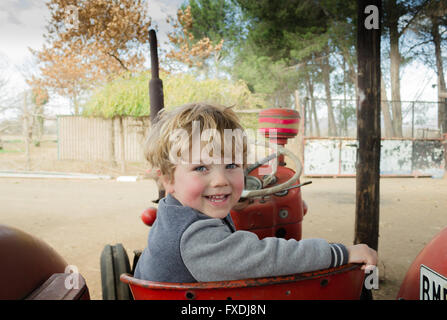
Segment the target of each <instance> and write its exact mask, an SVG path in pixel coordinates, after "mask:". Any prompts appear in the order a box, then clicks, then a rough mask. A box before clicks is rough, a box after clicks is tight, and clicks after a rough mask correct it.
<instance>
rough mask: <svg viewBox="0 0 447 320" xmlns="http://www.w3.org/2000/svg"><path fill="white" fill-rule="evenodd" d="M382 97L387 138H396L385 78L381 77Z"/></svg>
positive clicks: (381, 102) (381, 104) (381, 103)
mask: <svg viewBox="0 0 447 320" xmlns="http://www.w3.org/2000/svg"><path fill="white" fill-rule="evenodd" d="M380 96H381V101H380V106H381V107H382V114H383V123H384V124H385V137H387V138H392V137H394V129H393V122H392V120H391V114H390V106H389V103H388V99H387V94H386V89H385V83H384V81H383V77H381V79H380Z"/></svg>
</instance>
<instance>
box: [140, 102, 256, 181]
mask: <svg viewBox="0 0 447 320" xmlns="http://www.w3.org/2000/svg"><path fill="white" fill-rule="evenodd" d="M194 121H198V122H199V123H200V133H202V132H203V131H204V130H207V129H215V130H217V132H219V134H220V137H221V145H222V146H223V145H224V141H223V138H224V130H225V129H232V130H235V129H239V130H240V131H241V132H244V128H243V127H242V125H241V124H240V122H239V118H238V117H237V115H236V114H235V113H234V111H233V110H231V107H225V106H220V105H211V104H207V103H191V104H186V105H183V106H180V107H177V108H175V109H173V110H172V111H166V110H165V109H162V110H161V111H160V112H159V113H158V115H157V119H156V123H155V124H154V125H153V126H152V127H151V129H150V131H149V135H148V137H147V140H146V145H145V156H146V159H147V161H148V162H149V164H150V165H151V167H152V170H158V172H159V173H160V174H162V175H164V176H167V177H168V178H169V179H170V180H172V179H173V176H174V170H175V165H176V164H175V163H173V162H172V161H171V160H170V152H171V150H172V149H171V148H172V147H173V144H174V142H173V141H171V139H170V138H171V137H170V134H171V133H173V132H174V131H175V130H176V129H184V130H186V132H187V133H188V136H189V146H191V145H192V131H193V122H194ZM190 148H191V147H190ZM242 149H243V150H242V159H243V161H245V160H246V157H247V144H246V139H243V143H242ZM232 153H233V155H232V156H233V158H234V157H235V147H234V145H233V146H232Z"/></svg>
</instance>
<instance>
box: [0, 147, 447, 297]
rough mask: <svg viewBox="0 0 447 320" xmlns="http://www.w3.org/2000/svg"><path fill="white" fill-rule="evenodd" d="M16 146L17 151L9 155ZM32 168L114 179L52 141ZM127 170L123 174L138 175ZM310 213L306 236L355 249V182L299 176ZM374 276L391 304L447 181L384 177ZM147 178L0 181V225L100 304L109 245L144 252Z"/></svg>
mask: <svg viewBox="0 0 447 320" xmlns="http://www.w3.org/2000/svg"><path fill="white" fill-rule="evenodd" d="M14 148H16V150H19V151H17V152H10V151H11V150H13V149H14ZM4 150H6V151H7V152H2V153H0V170H24V169H25V167H26V159H25V156H24V154H23V152H21V151H20V148H19V147H17V143H8V142H6V143H5V148H4ZM31 154H32V167H31V169H32V170H35V171H72V172H88V173H98V174H99V173H101V174H111V175H113V176H116V175H118V174H119V169H117V168H115V167H113V166H111V165H109V164H105V163H103V164H101V163H100V164H98V163H82V162H72V161H58V160H57V151H55V144H54V142H46V143H44V144H43V146H42V147H40V148H33V149H32V153H31ZM143 170H144V168H143V166H141V165H139V166H138V165H132V166H129V167H128V172H127V173H126V174H138V173H140V174H143ZM308 180H312V184H310V185H306V186H304V187H303V188H302V194H303V199H304V200H305V201H306V203H307V204H308V206H309V211H308V213H307V215H306V216H305V218H304V222H303V237H304V238H311V237H318V238H325V239H327V240H328V241H330V242H342V243H345V244H350V243H352V241H353V239H354V214H355V179H353V178H337V179H318V178H313V179H309V178H303V179H301V182H304V181H308ZM380 189H381V195H380V203H381V205H380V239H379V259H380V264H379V274H380V277H381V279H382V281H381V282H380V288H379V290H376V291H375V292H374V298H375V299H395V298H396V295H397V292H398V290H399V287H400V284H401V282H402V280H403V278H404V276H405V273H406V271H407V269H408V267H409V266H410V264H411V263H412V261H413V259H414V258H415V257H416V255H417V254H418V253H419V252H420V250H421V249H422V248H423V247H424V246H425V245H426V244H427V243H428V242H429V241H430V240H431V239H432V238H433V237H434V236H435V235H436V234H437V233H438V232H439V231H440V230H441V229H442V228H444V227H446V226H447V210H446V209H447V179H431V178H419V179H413V178H387V179H381V185H380ZM157 194H158V193H157V189H156V186H155V183H154V182H153V181H150V180H140V181H137V182H117V181H116V180H115V179H112V180H68V179H24V178H0V204H1V206H0V223H1V224H5V225H9V226H12V227H15V228H18V229H21V230H23V231H25V232H27V233H30V234H33V235H35V236H37V237H39V238H41V239H42V240H44V241H46V242H47V243H48V244H49V245H51V246H52V247H53V248H54V249H55V250H56V251H57V252H59V254H60V255H61V256H63V257H64V258H65V260H66V261H67V262H68V263H69V264H71V265H74V266H76V267H77V268H78V270H79V272H80V273H81V274H82V275H83V276H84V278H85V279H86V282H87V285H88V287H89V290H90V295H91V298H92V299H101V278H100V268H99V259H100V254H101V251H102V249H103V248H104V246H105V245H106V244H116V243H122V244H123V245H124V247H125V248H126V250H127V253H128V254H129V256H130V259H132V258H133V250H136V249H143V248H144V246H145V244H146V238H147V233H148V230H149V228H148V227H146V226H145V225H143V223H142V222H141V220H140V214H141V212H142V211H143V210H144V209H145V208H147V207H148V206H151V205H152V203H151V200H152V199H155V198H156V197H157Z"/></svg>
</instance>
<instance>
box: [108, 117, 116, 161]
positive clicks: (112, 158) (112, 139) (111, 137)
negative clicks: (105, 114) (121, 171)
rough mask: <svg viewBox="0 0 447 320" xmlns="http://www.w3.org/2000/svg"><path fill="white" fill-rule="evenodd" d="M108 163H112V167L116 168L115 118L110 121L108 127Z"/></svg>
mask: <svg viewBox="0 0 447 320" xmlns="http://www.w3.org/2000/svg"><path fill="white" fill-rule="evenodd" d="M109 130H110V131H109V132H110V134H109V161H110V162H111V163H112V166H116V157H115V117H113V118H112V119H110V127H109Z"/></svg>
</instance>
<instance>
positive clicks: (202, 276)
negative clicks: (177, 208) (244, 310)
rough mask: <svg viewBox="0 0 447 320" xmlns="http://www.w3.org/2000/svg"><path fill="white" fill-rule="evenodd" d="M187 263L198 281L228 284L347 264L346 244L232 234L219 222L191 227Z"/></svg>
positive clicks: (185, 243) (184, 242) (185, 241)
mask: <svg viewBox="0 0 447 320" xmlns="http://www.w3.org/2000/svg"><path fill="white" fill-rule="evenodd" d="M180 252H181V256H182V259H183V262H184V264H185V265H186V267H187V268H188V270H189V272H191V274H192V276H193V277H194V278H195V279H196V280H197V281H224V280H237V279H248V278H258V277H269V276H281V275H288V274H294V273H302V272H308V271H315V270H321V269H326V268H330V267H335V266H340V265H342V264H346V263H347V261H348V253H347V250H346V248H345V246H343V245H342V244H329V243H328V242H327V241H326V240H323V239H304V240H300V241H297V240H294V239H290V240H285V239H281V238H274V237H269V238H264V239H262V240H260V239H259V238H258V237H257V235H256V234H254V233H252V232H248V231H236V232H233V233H232V232H231V231H230V230H229V229H228V227H226V226H225V225H224V223H223V222H222V221H221V220H219V219H206V220H199V221H197V222H195V223H193V224H191V225H190V226H189V227H188V228H187V229H186V230H185V232H184V233H183V235H182V237H181V240H180Z"/></svg>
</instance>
